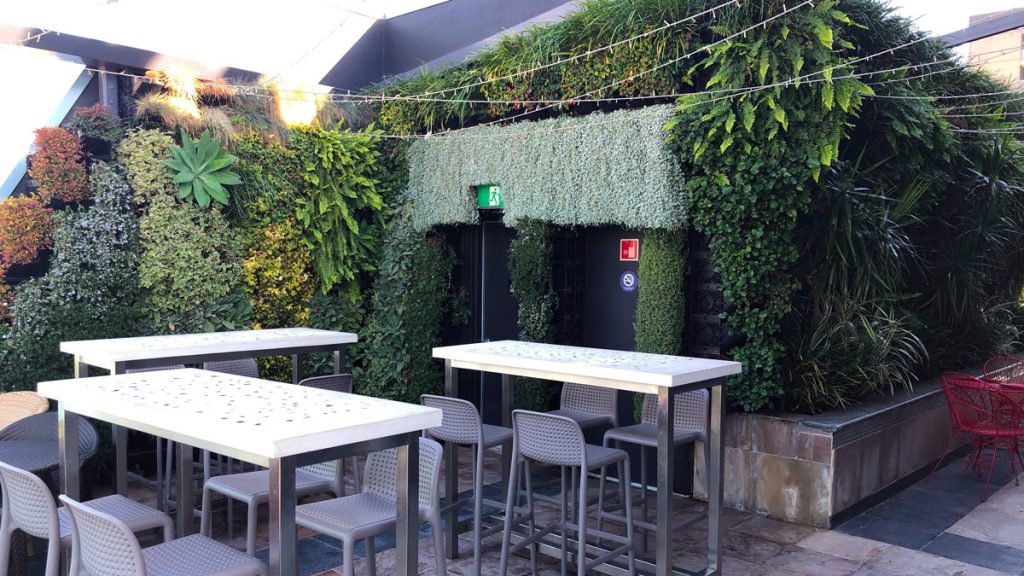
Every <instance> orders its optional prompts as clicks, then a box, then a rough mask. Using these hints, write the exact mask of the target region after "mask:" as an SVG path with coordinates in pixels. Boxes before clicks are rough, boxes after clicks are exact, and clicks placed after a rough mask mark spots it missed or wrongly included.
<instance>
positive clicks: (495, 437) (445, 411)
mask: <svg viewBox="0 0 1024 576" xmlns="http://www.w3.org/2000/svg"><path fill="white" fill-rule="evenodd" d="M420 402H421V403H422V404H423V405H424V406H428V407H431V408H438V409H440V410H441V425H440V426H438V427H436V428H429V429H427V430H426V431H425V432H426V434H427V435H429V436H431V437H432V438H434V439H436V440H440V441H442V442H452V443H454V444H456V445H460V446H473V447H475V448H476V449H475V450H474V451H473V457H474V466H473V567H474V570H475V574H479V573H480V562H481V560H480V541H481V540H483V538H485V537H486V536H489V535H491V534H495V533H497V532H498V531H499V530H500V527H498V526H496V527H494V528H492V529H490V530H487V531H484V530H483V527H482V524H481V522H482V516H483V505H484V501H485V500H484V497H483V492H484V451H485V450H487V449H488V448H492V447H494V446H499V445H502V444H507V443H509V442H511V441H512V429H511V428H506V427H504V426H494V425H492V424H484V423H483V421H482V420H481V419H480V412H478V411H477V409H476V406H474V405H473V403H472V402H469V401H466V400H460V399H458V398H449V397H447V396H435V395H432V394H424V395H422V396H420ZM463 502H464V501H463V500H458V501H456V502H449V503H448V504H447V505H446V506H445V508H444V510H443V511H442V512H448V511H449V510H451V509H452V508H455V509H458V508H460V507H461V505H462V504H463ZM487 503H488V504H493V505H496V506H499V507H500V506H502V505H503V503H499V502H491V501H487ZM458 545H459V544H458V540H456V541H454V542H452V546H453V547H455V551H456V552H458Z"/></svg>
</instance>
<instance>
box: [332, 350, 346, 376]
mask: <svg viewBox="0 0 1024 576" xmlns="http://www.w3.org/2000/svg"><path fill="white" fill-rule="evenodd" d="M344 371H345V348H338V349H337V350H335V351H334V373H335V374H341V373H342V372H344Z"/></svg>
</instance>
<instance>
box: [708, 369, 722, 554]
mask: <svg viewBox="0 0 1024 576" xmlns="http://www.w3.org/2000/svg"><path fill="white" fill-rule="evenodd" d="M724 384H725V381H724V380H717V381H716V382H715V385H714V386H712V387H711V426H710V429H709V430H708V442H707V445H706V446H704V448H705V449H706V450H708V451H709V452H710V455H711V458H710V461H709V466H708V468H709V470H708V572H709V573H713V574H721V573H722V542H723V538H724V529H723V526H722V499H723V492H724V484H725V483H724V482H723V478H722V474H723V472H724V464H725V442H724V441H723V438H722V424H723V422H724V421H725V386H724Z"/></svg>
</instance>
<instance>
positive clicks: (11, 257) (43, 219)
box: [0, 197, 53, 267]
mask: <svg viewBox="0 0 1024 576" xmlns="http://www.w3.org/2000/svg"><path fill="white" fill-rule="evenodd" d="M51 212H52V210H50V209H49V208H47V207H46V206H44V205H43V203H42V202H40V201H39V200H37V199H35V198H25V197H11V198H6V199H5V200H3V201H2V202H0V262H2V263H3V265H4V266H5V267H6V266H11V265H12V264H28V263H29V262H32V261H33V260H35V259H36V256H38V255H39V252H40V251H41V250H42V249H44V248H49V247H50V245H51V243H52V239H51V237H50V233H51V231H52V229H53V223H52V220H51V218H50V215H51Z"/></svg>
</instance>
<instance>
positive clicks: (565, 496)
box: [559, 466, 569, 576]
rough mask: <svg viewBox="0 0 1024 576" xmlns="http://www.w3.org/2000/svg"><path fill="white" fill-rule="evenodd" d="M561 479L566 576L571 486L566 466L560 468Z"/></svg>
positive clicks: (563, 571) (563, 555)
mask: <svg viewBox="0 0 1024 576" xmlns="http://www.w3.org/2000/svg"><path fill="white" fill-rule="evenodd" d="M560 468H561V469H560V472H561V475H562V478H561V490H560V491H559V494H561V495H562V510H561V520H562V576H566V570H567V568H566V567H567V566H568V564H569V545H568V544H567V542H568V541H569V486H568V484H566V476H567V474H566V472H567V470H566V469H565V466H561V467H560Z"/></svg>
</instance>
